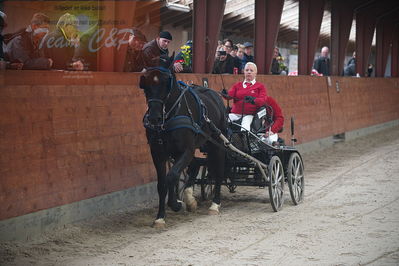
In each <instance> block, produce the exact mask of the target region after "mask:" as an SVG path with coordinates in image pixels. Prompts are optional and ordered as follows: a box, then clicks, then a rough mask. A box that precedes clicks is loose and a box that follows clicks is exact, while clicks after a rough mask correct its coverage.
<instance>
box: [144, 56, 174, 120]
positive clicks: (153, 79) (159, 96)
mask: <svg viewBox="0 0 399 266" xmlns="http://www.w3.org/2000/svg"><path fill="white" fill-rule="evenodd" d="M173 58H174V57H173V56H172V57H170V58H169V57H161V58H160V61H162V62H163V63H162V64H161V66H159V67H149V68H147V71H146V72H145V73H144V75H142V76H141V77H140V88H141V89H143V90H144V93H145V97H146V99H147V104H148V121H149V122H150V124H151V125H152V126H162V125H163V122H164V115H165V110H164V109H165V103H166V101H167V99H168V97H169V95H170V92H171V90H172V86H173V82H174V79H173V69H172V67H173Z"/></svg>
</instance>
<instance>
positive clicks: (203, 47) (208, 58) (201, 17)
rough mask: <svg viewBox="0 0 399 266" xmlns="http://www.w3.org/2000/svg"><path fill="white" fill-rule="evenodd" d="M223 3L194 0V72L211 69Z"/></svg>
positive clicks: (218, 0)
mask: <svg viewBox="0 0 399 266" xmlns="http://www.w3.org/2000/svg"><path fill="white" fill-rule="evenodd" d="M225 5H226V1H225V0H217V1H215V0H213V1H211V0H194V8H193V14H194V15H193V70H194V73H209V72H211V71H212V66H213V62H214V60H215V51H216V47H217V42H218V39H219V33H220V29H221V27H222V21H223V14H224V8H225Z"/></svg>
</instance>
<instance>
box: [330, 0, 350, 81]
mask: <svg viewBox="0 0 399 266" xmlns="http://www.w3.org/2000/svg"><path fill="white" fill-rule="evenodd" d="M331 4H332V10H331V75H334V76H339V75H341V74H342V71H343V68H344V60H345V52H346V46H347V45H348V41H349V35H350V31H351V27H352V21H353V11H354V5H352V6H351V5H348V1H346V0H338V1H332V3H331Z"/></svg>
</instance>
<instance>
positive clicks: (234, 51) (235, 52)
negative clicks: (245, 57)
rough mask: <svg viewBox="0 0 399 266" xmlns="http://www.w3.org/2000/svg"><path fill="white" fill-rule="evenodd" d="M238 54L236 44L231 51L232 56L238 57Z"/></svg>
mask: <svg viewBox="0 0 399 266" xmlns="http://www.w3.org/2000/svg"><path fill="white" fill-rule="evenodd" d="M237 52H238V46H237V45H235V44H234V45H233V49H232V50H231V53H230V55H231V56H232V57H237Z"/></svg>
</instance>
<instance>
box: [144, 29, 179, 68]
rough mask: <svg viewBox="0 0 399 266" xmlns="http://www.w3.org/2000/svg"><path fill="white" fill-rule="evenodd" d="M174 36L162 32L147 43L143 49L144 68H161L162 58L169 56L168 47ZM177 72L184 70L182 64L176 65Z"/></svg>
mask: <svg viewBox="0 0 399 266" xmlns="http://www.w3.org/2000/svg"><path fill="white" fill-rule="evenodd" d="M172 39H173V38H172V35H171V34H170V33H169V32H168V31H161V32H160V33H159V35H158V37H157V38H155V39H154V40H152V41H150V42H148V43H146V44H145V45H144V47H143V60H144V67H145V68H149V67H156V66H160V62H159V60H160V57H165V56H169V50H168V45H169V43H170V42H171V41H172ZM174 69H175V72H180V71H182V70H183V66H182V65H181V64H180V63H177V62H176V63H174Z"/></svg>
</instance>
